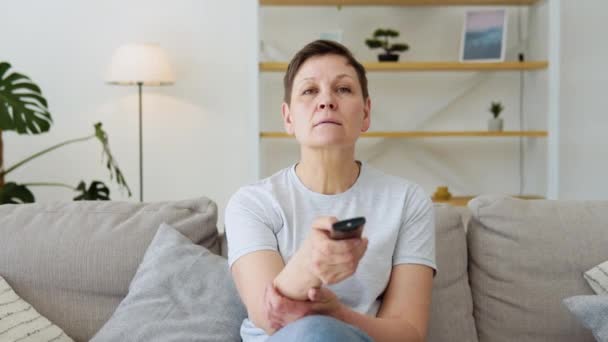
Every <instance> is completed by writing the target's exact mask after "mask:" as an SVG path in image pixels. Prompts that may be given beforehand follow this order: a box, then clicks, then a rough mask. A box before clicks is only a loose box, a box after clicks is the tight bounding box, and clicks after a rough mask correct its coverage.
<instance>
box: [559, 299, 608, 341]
mask: <svg viewBox="0 0 608 342" xmlns="http://www.w3.org/2000/svg"><path fill="white" fill-rule="evenodd" d="M564 305H566V307H567V308H568V310H570V311H571V312H572V313H573V314H574V315H575V316H576V318H578V320H579V321H580V322H581V324H583V325H584V326H585V327H587V328H588V329H590V330H591V332H593V336H595V339H596V340H598V341H608V296H606V295H595V296H573V297H568V298H566V299H564Z"/></svg>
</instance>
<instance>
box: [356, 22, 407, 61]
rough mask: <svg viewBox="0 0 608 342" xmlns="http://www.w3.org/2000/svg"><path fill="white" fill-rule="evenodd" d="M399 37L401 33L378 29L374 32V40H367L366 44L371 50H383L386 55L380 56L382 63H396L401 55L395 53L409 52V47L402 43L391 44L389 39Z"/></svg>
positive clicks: (379, 59)
mask: <svg viewBox="0 0 608 342" xmlns="http://www.w3.org/2000/svg"><path fill="white" fill-rule="evenodd" d="M396 37H399V31H395V30H393V29H377V30H376V31H374V38H369V39H366V40H365V44H366V45H367V46H368V47H369V48H370V49H377V48H382V49H384V53H382V54H379V55H378V61H380V62H396V61H398V60H399V54H397V53H395V52H404V51H407V50H409V48H410V47H409V45H407V44H402V43H393V44H389V42H388V40H389V38H396Z"/></svg>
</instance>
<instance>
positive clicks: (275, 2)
mask: <svg viewBox="0 0 608 342" xmlns="http://www.w3.org/2000/svg"><path fill="white" fill-rule="evenodd" d="M559 1H560V0H259V4H260V6H302V7H313V6H335V7H338V9H340V8H343V7H345V6H354V7H359V6H391V7H392V6H405V7H407V6H412V7H425V6H426V7H429V6H438V7H439V6H503V7H504V6H515V7H526V6H528V7H529V6H533V5H538V4H540V3H543V5H546V6H547V9H546V10H547V17H548V19H547V23H548V30H547V32H549V33H548V34H547V38H546V39H547V46H546V52H547V56H546V57H547V58H546V60H544V59H545V58H541V59H538V60H527V61H524V62H519V61H505V62H499V63H483V62H481V63H477V62H465V63H463V62H458V61H450V60H446V61H442V60H435V61H403V62H375V61H363V62H362V64H363V65H364V67H365V68H366V70H367V71H368V72H369V73H386V72H390V73H395V72H396V73H401V72H403V73H409V72H416V73H424V72H435V73H437V72H439V73H440V72H454V73H458V72H477V73H494V72H519V73H521V74H522V75H523V74H524V73H525V72H536V71H545V72H546V74H545V75H546V79H543V80H544V82H546V91H542V92H541V93H543V92H544V95H543V96H546V100H547V105H546V108H544V109H543V110H542V111H541V112H538V114H537V115H539V114H541V113H542V112H544V110H547V121H546V126H547V129H546V130H522V129H520V130H509V131H503V132H489V131H478V130H465V131H460V130H454V131H452V130H394V131H393V130H391V131H372V132H367V133H364V134H362V136H361V137H362V138H376V139H417V138H433V139H435V138H437V139H439V138H474V139H483V140H484V141H486V140H487V139H495V138H511V139H513V138H514V139H520V141H522V140H521V139H532V140H536V139H540V140H544V139H546V141H547V151H546V155H547V163H546V168H547V176H546V177H545V179H546V182H547V183H546V184H547V186H546V194H545V195H544V196H541V195H521V194H520V196H518V197H521V198H528V199H538V198H551V199H555V198H557V194H558V185H559V182H558V175H559V174H558V171H557V170H558V167H559V144H558V133H559V131H558V130H559V98H558V94H559V91H558V89H559V17H560V13H559V7H560V4H559ZM286 69H287V62H286V61H280V60H279V61H261V62H260V63H259V72H261V73H271V74H272V73H282V72H285V71H286ZM543 77H545V76H543ZM537 86H538V84H537ZM533 109H534V108H533ZM533 111H534V110H533ZM261 112H262V113H263V112H266V110H263V109H262V110H261ZM521 128H523V127H521ZM290 138H293V137H292V136H290V135H288V134H286V133H284V132H280V131H274V130H263V129H262V130H260V132H259V141H258V146H260V148H261V145H259V144H260V141H261V140H275V139H280V140H289V139H290ZM493 146H494V145H493ZM273 158H274V156H273ZM471 198H472V197H471V196H455V197H453V198H452V199H451V200H450V201H448V203H450V204H452V205H466V203H467V202H468V200H470V199H471Z"/></svg>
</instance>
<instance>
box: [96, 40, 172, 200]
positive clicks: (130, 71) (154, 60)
mask: <svg viewBox="0 0 608 342" xmlns="http://www.w3.org/2000/svg"><path fill="white" fill-rule="evenodd" d="M106 82H107V83H109V84H116V85H136V86H137V88H138V93H139V200H140V201H141V202H143V200H144V166H143V143H142V140H143V139H142V135H143V133H142V123H141V121H142V119H141V116H142V87H143V86H161V85H170V84H173V83H175V76H174V73H173V70H172V68H171V65H170V64H169V58H167V54H166V53H165V51H164V50H163V49H161V47H160V46H159V45H158V44H128V45H124V46H121V47H119V48H118V49H117V50H116V51H115V52H114V55H113V56H112V61H111V63H110V68H109V72H108V76H107V79H106Z"/></svg>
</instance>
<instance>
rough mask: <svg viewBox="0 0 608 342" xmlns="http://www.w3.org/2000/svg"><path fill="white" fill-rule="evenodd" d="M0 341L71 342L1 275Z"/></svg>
mask: <svg viewBox="0 0 608 342" xmlns="http://www.w3.org/2000/svg"><path fill="white" fill-rule="evenodd" d="M0 341H2V342H15V341H19V342H39V341H45V342H47V341H48V342H50V341H53V342H67V341H71V342H73V340H72V339H71V338H70V337H69V336H68V335H66V334H65V333H64V332H63V330H61V329H60V328H59V327H57V326H56V325H54V324H53V323H51V322H50V321H49V320H48V319H46V318H45V317H43V316H41V315H40V314H39V313H38V311H36V309H34V308H33V307H32V306H31V305H30V304H28V303H27V302H26V301H24V300H23V299H21V298H20V297H19V296H18V295H17V294H16V293H15V291H13V289H12V288H11V287H10V285H9V284H8V283H7V282H6V280H4V278H2V277H1V276H0Z"/></svg>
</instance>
